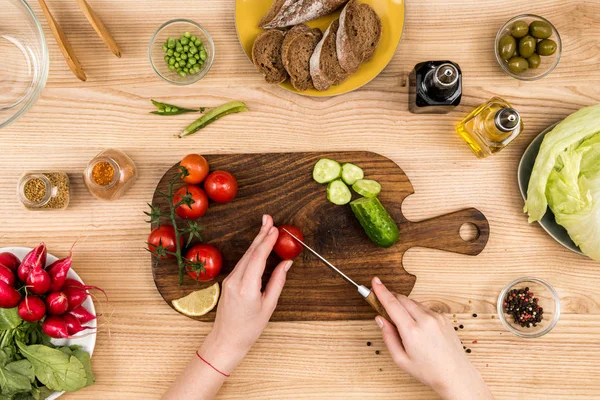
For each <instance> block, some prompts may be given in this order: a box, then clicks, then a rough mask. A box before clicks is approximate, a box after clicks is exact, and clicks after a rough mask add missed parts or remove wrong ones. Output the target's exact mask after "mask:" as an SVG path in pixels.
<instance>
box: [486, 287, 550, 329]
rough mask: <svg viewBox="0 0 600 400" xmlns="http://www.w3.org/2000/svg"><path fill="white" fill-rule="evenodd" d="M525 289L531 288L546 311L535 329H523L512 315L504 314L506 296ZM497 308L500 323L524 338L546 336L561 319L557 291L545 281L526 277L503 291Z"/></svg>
mask: <svg viewBox="0 0 600 400" xmlns="http://www.w3.org/2000/svg"><path fill="white" fill-rule="evenodd" d="M524 288H529V291H530V292H532V293H533V297H537V298H538V299H539V301H538V305H539V306H540V307H541V308H543V309H544V318H543V319H542V321H541V322H539V323H538V324H537V326H535V327H533V326H532V327H522V326H521V325H519V324H517V323H515V321H514V319H513V317H512V315H510V314H507V313H505V312H504V300H505V299H506V295H507V294H508V293H509V292H510V291H511V290H512V289H524ZM496 308H497V311H498V317H499V318H500V321H502V324H503V325H504V326H505V327H506V329H508V330H509V331H510V332H511V333H513V334H515V335H517V336H520V337H523V338H537V337H541V336H544V335H545V334H546V333H548V332H550V331H551V330H552V329H553V328H554V327H555V326H556V323H557V322H558V318H559V317H560V298H559V297H558V293H556V290H554V288H553V287H552V286H550V284H549V283H548V282H546V281H544V280H543V279H539V278H533V277H530V276H526V277H523V278H519V279H515V280H514V281H512V282H510V283H509V284H508V285H506V286H505V287H504V289H502V292H500V295H499V296H498V302H497V305H496Z"/></svg>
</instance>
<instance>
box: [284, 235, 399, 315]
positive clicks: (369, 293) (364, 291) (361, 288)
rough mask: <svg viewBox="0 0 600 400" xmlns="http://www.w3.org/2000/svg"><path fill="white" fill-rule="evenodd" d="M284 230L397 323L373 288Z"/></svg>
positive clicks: (378, 311) (374, 307)
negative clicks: (363, 283) (341, 269)
mask: <svg viewBox="0 0 600 400" xmlns="http://www.w3.org/2000/svg"><path fill="white" fill-rule="evenodd" d="M282 230H283V231H285V232H286V233H287V234H288V235H290V236H291V237H292V238H294V240H296V241H297V242H298V243H300V244H301V245H302V246H304V248H306V249H307V250H308V251H310V252H311V253H313V254H314V255H315V256H317V257H318V258H319V260H321V261H323V263H325V265H327V266H328V267H329V268H331V269H333V270H334V271H335V272H337V273H338V274H340V275H341V276H342V278H344V279H345V280H346V281H347V282H349V283H351V284H352V285H354V286H355V287H356V288H357V289H358V293H359V294H360V295H361V296H362V297H363V298H364V299H365V301H366V302H367V303H369V305H370V306H371V307H372V308H373V310H375V311H376V312H377V313H378V314H379V315H381V316H382V317H383V318H385V319H387V320H388V321H389V322H390V323H391V324H392V325H395V324H394V322H393V321H392V319H391V318H390V316H389V315H388V313H387V311H386V310H385V308H384V307H383V305H382V304H381V303H380V302H379V300H378V299H377V296H375V293H373V291H372V290H371V289H369V288H368V287H366V286H364V285H359V284H358V283H356V282H354V281H353V280H352V279H350V278H349V277H348V276H347V275H346V274H344V273H343V272H342V271H340V270H339V269H338V268H337V267H336V266H335V265H333V264H332V263H330V262H329V261H327V260H326V259H325V257H323V256H321V255H320V254H319V253H317V252H316V251H315V250H313V249H312V248H311V247H310V246H309V245H307V244H306V243H304V242H303V241H302V240H300V239H299V238H298V237H296V236H294V234H293V233H291V232H290V231H288V230H287V229H285V228H282Z"/></svg>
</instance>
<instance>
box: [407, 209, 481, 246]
mask: <svg viewBox="0 0 600 400" xmlns="http://www.w3.org/2000/svg"><path fill="white" fill-rule="evenodd" d="M464 224H473V225H474V226H475V227H476V228H477V231H478V232H477V234H476V236H475V238H474V239H472V240H468V241H466V240H464V239H463V238H461V236H460V228H461V227H462V226H463V225H464ZM403 233H405V234H407V235H408V234H410V235H411V236H412V237H411V244H412V246H411V247H428V248H431V249H439V250H445V251H450V252H453V253H459V254H466V255H471V256H475V255H477V254H479V253H481V252H482V251H483V249H484V248H485V245H486V243H487V241H488V239H489V237H490V225H489V223H488V220H487V218H485V216H484V215H483V214H482V213H481V212H480V211H479V210H477V209H475V208H467V209H465V210H460V211H456V212H453V213H450V214H446V215H440V216H438V217H433V218H430V219H426V220H423V221H419V222H409V223H408V224H407V226H405V229H404V232H403ZM403 233H402V232H401V233H400V234H403Z"/></svg>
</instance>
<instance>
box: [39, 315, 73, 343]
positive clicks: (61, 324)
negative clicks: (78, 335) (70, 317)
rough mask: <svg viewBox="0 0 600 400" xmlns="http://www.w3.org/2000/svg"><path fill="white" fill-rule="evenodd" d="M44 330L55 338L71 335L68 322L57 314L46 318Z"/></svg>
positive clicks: (65, 337) (43, 324)
mask: <svg viewBox="0 0 600 400" xmlns="http://www.w3.org/2000/svg"><path fill="white" fill-rule="evenodd" d="M42 332H44V333H45V334H46V335H48V336H50V337H51V338H54V339H67V338H68V337H69V329H68V328H67V323H66V322H65V320H64V319H62V318H61V317H57V316H56V315H51V316H49V317H48V318H46V319H45V320H44V322H43V323H42Z"/></svg>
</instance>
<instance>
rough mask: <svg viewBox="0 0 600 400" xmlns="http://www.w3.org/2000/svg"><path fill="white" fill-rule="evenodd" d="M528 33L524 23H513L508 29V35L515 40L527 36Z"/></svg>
mask: <svg viewBox="0 0 600 400" xmlns="http://www.w3.org/2000/svg"><path fill="white" fill-rule="evenodd" d="M528 32H529V25H527V22H525V21H515V22H514V23H513V24H512V26H511V27H510V34H511V35H512V36H513V37H515V38H517V39H520V38H522V37H523V36H525V35H527V33H528Z"/></svg>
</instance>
